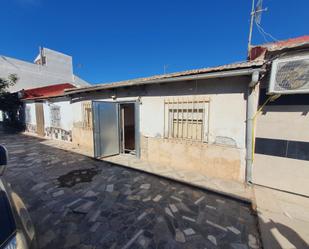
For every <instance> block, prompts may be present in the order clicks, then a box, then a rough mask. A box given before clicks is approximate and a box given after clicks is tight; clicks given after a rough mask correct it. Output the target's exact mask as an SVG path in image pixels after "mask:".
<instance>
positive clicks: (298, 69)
mask: <svg viewBox="0 0 309 249" xmlns="http://www.w3.org/2000/svg"><path fill="white" fill-rule="evenodd" d="M296 93H309V55H306V56H297V57H289V58H282V59H276V60H274V61H273V63H272V68H271V76H270V82H269V88H268V94H296Z"/></svg>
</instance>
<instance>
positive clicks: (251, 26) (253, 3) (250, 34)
mask: <svg viewBox="0 0 309 249" xmlns="http://www.w3.org/2000/svg"><path fill="white" fill-rule="evenodd" d="M254 6H255V2H254V0H252V8H251V20H250V30H249V39H248V58H249V57H250V48H251V40H252V30H253V21H254V16H255V11H254Z"/></svg>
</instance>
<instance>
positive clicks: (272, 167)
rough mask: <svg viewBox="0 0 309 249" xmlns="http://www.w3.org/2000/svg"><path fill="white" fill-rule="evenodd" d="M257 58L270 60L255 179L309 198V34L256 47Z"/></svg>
mask: <svg viewBox="0 0 309 249" xmlns="http://www.w3.org/2000/svg"><path fill="white" fill-rule="evenodd" d="M251 59H252V60H253V59H255V60H265V61H267V63H266V64H265V68H266V70H267V71H266V73H265V75H264V77H263V78H262V79H261V83H260V88H261V89H260V93H259V95H260V97H259V105H260V106H262V105H265V106H264V107H263V108H262V111H261V113H260V114H259V115H257V120H256V134H255V136H256V144H255V158H254V162H253V175H252V181H253V183H255V184H260V185H264V186H268V187H271V188H275V189H281V190H284V191H288V192H293V193H298V194H302V195H306V196H309V181H308V179H309V36H303V37H298V38H295V39H290V40H287V41H281V42H276V43H270V44H265V45H262V46H256V47H254V48H253V49H252V51H251ZM270 83H274V84H275V85H274V84H273V85H274V87H273V88H272V87H271V89H270V88H269V87H270ZM271 85H272V84H271ZM271 92H273V94H271ZM274 94H279V95H277V99H275V100H274V101H268V102H266V101H267V99H268V98H269V96H273V95H274Z"/></svg>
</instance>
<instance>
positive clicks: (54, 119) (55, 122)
mask: <svg viewBox="0 0 309 249" xmlns="http://www.w3.org/2000/svg"><path fill="white" fill-rule="evenodd" d="M60 122H61V115H60V106H57V105H52V106H50V123H51V126H52V127H55V128H59V127H60Z"/></svg>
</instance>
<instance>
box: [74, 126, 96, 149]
mask: <svg viewBox="0 0 309 249" xmlns="http://www.w3.org/2000/svg"><path fill="white" fill-rule="evenodd" d="M72 142H73V143H74V144H75V145H76V146H78V147H79V148H81V149H83V150H86V151H88V152H90V154H93V131H92V129H84V128H82V127H75V126H74V127H73V129H72Z"/></svg>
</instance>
